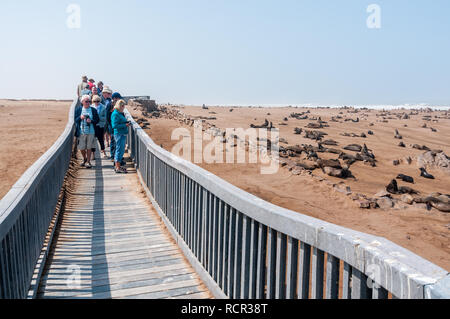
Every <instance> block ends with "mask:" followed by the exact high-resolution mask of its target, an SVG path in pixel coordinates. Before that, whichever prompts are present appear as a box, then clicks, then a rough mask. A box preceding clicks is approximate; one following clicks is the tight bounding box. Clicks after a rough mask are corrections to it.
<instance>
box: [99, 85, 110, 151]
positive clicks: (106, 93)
mask: <svg viewBox="0 0 450 319" xmlns="http://www.w3.org/2000/svg"><path fill="white" fill-rule="evenodd" d="M111 95H112V91H111V89H110V88H109V86H106V85H105V86H104V87H103V91H102V95H101V98H102V104H103V105H104V106H105V109H106V114H107V119H106V125H105V141H106V147H109V146H110V144H111V130H112V129H111V116H110V110H111V108H112V105H111V103H112V100H111ZM108 115H109V118H108Z"/></svg>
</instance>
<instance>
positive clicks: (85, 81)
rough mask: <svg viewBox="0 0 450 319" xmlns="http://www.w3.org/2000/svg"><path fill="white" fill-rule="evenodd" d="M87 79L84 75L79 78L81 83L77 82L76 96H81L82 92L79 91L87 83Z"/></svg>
mask: <svg viewBox="0 0 450 319" xmlns="http://www.w3.org/2000/svg"><path fill="white" fill-rule="evenodd" d="M87 81H88V78H87V76H86V75H85V76H83V77H82V78H81V83H80V84H78V88H77V94H78V98H80V97H82V96H83V94H82V93H81V91H83V89H84V88H85V85H88V84H87Z"/></svg>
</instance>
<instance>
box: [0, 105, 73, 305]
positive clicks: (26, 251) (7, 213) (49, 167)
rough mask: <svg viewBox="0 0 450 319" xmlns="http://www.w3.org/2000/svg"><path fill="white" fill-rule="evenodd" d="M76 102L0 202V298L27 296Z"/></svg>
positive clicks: (63, 167)
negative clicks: (50, 142)
mask: <svg viewBox="0 0 450 319" xmlns="http://www.w3.org/2000/svg"><path fill="white" fill-rule="evenodd" d="M77 103H78V99H75V100H74V101H73V103H72V106H71V107H70V111H69V114H68V122H67V125H66V127H65V129H64V132H63V133H62V134H61V135H60V136H59V138H58V139H57V140H56V142H55V143H54V144H53V145H52V146H51V147H50V148H49V149H48V150H47V151H46V152H45V153H44V154H43V155H42V156H41V157H40V158H39V159H38V160H37V161H36V162H34V164H33V165H31V166H30V167H29V168H28V169H27V170H26V171H25V173H24V174H23V175H22V176H21V177H20V178H19V180H18V181H17V182H16V183H15V184H14V185H13V186H12V188H11V189H10V191H9V192H8V193H7V194H6V195H5V196H4V197H3V199H2V200H1V201H0V299H1V298H7V299H17V298H26V296H27V293H28V289H29V287H30V282H31V279H32V275H33V271H34V268H35V265H36V262H37V260H38V258H39V255H40V253H41V249H42V246H43V243H44V239H45V236H46V234H47V231H48V228H49V225H50V222H51V219H52V216H53V214H54V211H55V207H56V205H57V201H58V195H59V193H60V189H61V187H62V184H63V181H64V177H65V175H66V171H67V168H68V166H69V162H70V157H71V152H72V145H73V136H74V129H75V125H74V110H75V107H76V105H77Z"/></svg>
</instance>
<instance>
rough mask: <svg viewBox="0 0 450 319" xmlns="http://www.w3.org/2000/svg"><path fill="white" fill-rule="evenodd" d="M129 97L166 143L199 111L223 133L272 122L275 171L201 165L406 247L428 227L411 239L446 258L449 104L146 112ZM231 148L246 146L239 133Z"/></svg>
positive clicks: (208, 125)
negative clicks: (438, 106) (277, 163)
mask: <svg viewBox="0 0 450 319" xmlns="http://www.w3.org/2000/svg"><path fill="white" fill-rule="evenodd" d="M130 105H131V106H132V107H129V110H130V112H131V113H132V114H133V115H134V117H135V119H137V120H139V121H140V122H141V124H143V125H145V127H144V129H145V131H146V132H147V133H148V134H149V135H150V136H151V137H152V139H153V140H154V141H155V142H156V143H157V144H158V145H161V146H163V147H164V148H165V149H167V150H169V151H171V149H172V147H173V146H174V145H175V144H176V143H177V141H172V140H171V139H170V135H171V131H172V130H173V129H175V128H178V127H184V128H188V129H189V130H191V131H192V130H193V126H194V121H196V120H203V123H202V130H203V131H204V132H211V134H213V135H215V136H222V137H223V139H224V141H226V139H227V138H226V136H225V135H224V132H225V130H226V128H243V129H247V128H251V127H253V128H259V129H268V130H270V129H271V128H276V129H279V132H280V134H279V136H280V139H279V142H280V143H279V161H280V169H279V170H278V172H277V173H276V174H274V175H272V176H270V175H269V176H264V175H261V174H259V170H258V165H256V164H214V163H213V164H207V163H202V164H198V165H199V166H201V167H203V168H204V169H207V170H209V171H211V172H212V173H214V174H216V175H218V176H219V177H221V178H223V179H225V180H227V181H228V182H230V183H232V184H234V185H236V186H238V187H240V188H242V189H244V190H245V191H247V192H250V193H253V194H254V195H256V196H259V197H261V198H263V199H264V200H267V201H270V202H272V203H273V204H276V205H279V206H282V207H285V208H288V209H291V210H294V211H298V212H301V213H303V214H306V215H310V216H312V217H316V218H320V219H322V220H325V221H328V222H332V223H336V224H339V225H342V226H345V227H349V228H353V229H355V230H359V231H364V232H369V233H373V234H376V235H380V236H383V237H386V238H388V239H391V240H394V239H395V240H394V241H396V242H397V243H399V244H402V245H403V246H404V247H408V245H411V242H410V241H411V240H414V238H417V237H418V236H422V233H423V234H426V236H427V238H429V240H428V241H426V242H420V245H419V244H418V242H417V241H415V242H414V245H413V246H414V247H410V248H411V249H412V250H413V251H414V250H415V252H416V253H418V254H421V253H420V252H419V251H418V249H419V246H421V247H422V249H423V251H424V253H425V255H428V257H429V259H434V261H435V262H436V263H438V264H439V262H440V261H439V260H441V265H442V262H443V263H444V264H445V265H446V263H447V262H448V265H449V266H450V239H449V232H448V230H449V229H450V214H448V212H450V209H449V205H450V204H449V201H448V199H449V198H450V196H449V194H450V186H449V185H450V172H449V167H450V165H449V162H448V161H449V157H448V155H449V154H450V112H449V111H445V110H444V111H433V110H431V109H417V110H401V109H400V110H371V109H355V108H350V107H342V108H293V107H283V108H262V107H218V106H210V105H208V108H202V106H199V107H195V106H182V105H159V109H158V111H157V112H158V113H159V114H160V117H159V118H158V119H157V120H156V119H155V118H153V119H152V118H151V116H152V115H151V114H146V116H143V114H142V111H141V106H140V104H139V103H138V102H131V103H130ZM430 127H433V130H431V129H430ZM241 142H243V141H241ZM233 147H244V148H245V149H246V151H247V152H250V151H251V148H250V147H249V145H248V143H245V142H243V143H239V142H236V143H234V144H233ZM393 180H395V182H392V181H393ZM395 184H396V187H395ZM389 190H390V191H389ZM364 212H367V213H364ZM376 212H380V213H376ZM383 212H386V213H383ZM386 214H387V215H386ZM436 220H439V222H436ZM406 221H407V222H406ZM405 222H406V223H407V225H405ZM387 225H389V228H387V227H386V226H387ZM423 227H426V228H427V231H424V230H423V229H422V228H423ZM413 230H414V231H413ZM430 232H432V233H433V234H434V235H433V236H434V237H433V236H431V235H429V233H430ZM419 234H421V235H419ZM430 236H431V237H430ZM431 238H433V239H431ZM430 245H431V246H436V245H438V246H440V247H437V248H436V249H432V248H431V247H429V246H430ZM442 245H444V246H445V249H444V250H445V254H444V256H445V257H442V256H443V254H442V247H441V246H442ZM422 255H423V254H422ZM433 256H435V257H433ZM436 259H437V260H436ZM442 260H445V261H442Z"/></svg>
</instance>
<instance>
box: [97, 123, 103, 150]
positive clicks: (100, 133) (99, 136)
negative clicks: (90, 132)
mask: <svg viewBox="0 0 450 319" xmlns="http://www.w3.org/2000/svg"><path fill="white" fill-rule="evenodd" d="M95 137H97V139H98V142H99V143H100V149H101V150H102V151H104V150H105V129H104V128H103V127H98V126H97V127H96V128H95Z"/></svg>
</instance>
